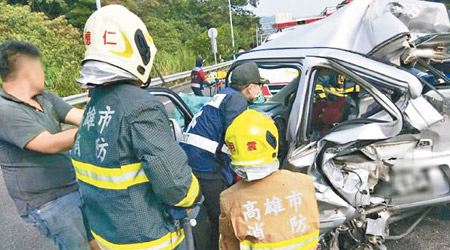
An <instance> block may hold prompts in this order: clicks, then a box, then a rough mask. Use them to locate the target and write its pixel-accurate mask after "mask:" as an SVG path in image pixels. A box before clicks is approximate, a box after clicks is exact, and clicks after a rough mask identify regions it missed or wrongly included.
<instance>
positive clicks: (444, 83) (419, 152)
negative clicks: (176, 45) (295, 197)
mask: <svg viewBox="0 0 450 250" xmlns="http://www.w3.org/2000/svg"><path fill="white" fill-rule="evenodd" d="M449 29H450V22H449V17H448V12H447V10H446V8H445V6H444V5H443V4H439V3H431V2H424V1H408V0H397V1H392V0H391V1H389V0H384V1H383V0H374V1H372V0H358V1H353V2H352V3H351V4H349V5H348V6H346V7H344V8H342V9H340V10H339V11H337V12H336V13H334V14H333V15H331V16H330V17H328V18H326V19H324V20H322V21H318V22H316V23H313V24H309V25H304V26H299V27H297V28H295V30H293V31H291V32H289V33H288V34H286V35H284V36H282V37H280V38H278V39H275V40H273V41H270V42H268V43H266V44H263V45H262V46H260V47H258V48H256V49H254V50H252V51H250V52H248V53H246V54H244V55H242V56H240V57H239V58H238V60H237V61H236V62H235V63H234V64H233V66H232V67H231V69H230V72H229V75H230V74H232V73H233V68H234V67H236V66H237V65H239V64H241V63H243V62H247V61H254V62H256V63H257V64H258V66H259V68H260V69H261V71H264V72H265V73H264V74H267V75H271V74H270V72H271V71H273V72H280V69H282V70H283V69H288V70H289V72H290V75H291V78H289V82H288V83H286V84H285V86H284V87H283V88H282V89H281V90H279V92H277V93H276V94H275V95H274V96H273V97H272V98H271V99H270V100H267V101H266V102H265V103H262V104H255V105H254V106H253V108H254V109H257V110H259V111H261V112H264V113H266V114H268V115H270V116H271V117H272V118H273V119H274V121H275V123H276V125H277V127H278V129H279V131H280V137H282V138H284V139H283V140H282V141H280V151H281V152H280V157H281V158H282V159H281V160H283V162H284V167H285V168H287V169H290V170H292V171H298V172H303V173H307V174H309V175H311V176H312V177H313V178H314V179H315V187H316V192H317V193H316V195H317V199H318V201H319V208H320V215H321V224H320V226H321V247H322V248H323V249H384V246H383V242H384V241H385V240H386V239H398V238H400V237H402V236H403V235H400V236H394V235H390V234H389V224H390V223H392V222H394V221H397V220H400V219H402V218H405V217H408V216H410V215H412V214H415V213H419V212H423V211H427V209H428V208H429V207H431V206H434V205H436V204H443V203H449V202H450V168H449V166H450V132H449V129H450V120H449V118H448V111H449V109H450V108H449V104H448V99H449V97H450V79H449V73H450V72H449V70H450V69H449V68H450V64H449V63H448V62H449V61H450V33H449ZM293 71H295V72H296V73H294V74H292V72H293ZM275 75H276V74H273V76H275ZM284 77H286V76H284ZM282 81H283V82H286V79H283V80H282ZM411 229H412V228H411ZM408 231H410V230H408Z"/></svg>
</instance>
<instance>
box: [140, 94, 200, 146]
mask: <svg viewBox="0 0 450 250" xmlns="http://www.w3.org/2000/svg"><path fill="white" fill-rule="evenodd" d="M146 90H148V92H149V93H150V94H152V95H154V96H155V97H156V98H158V99H159V100H160V101H161V103H162V104H163V105H164V107H165V109H166V111H167V115H168V116H169V120H170V127H171V128H172V132H173V135H174V138H175V140H176V141H177V142H181V141H182V140H183V130H184V128H186V127H187V126H188V125H189V123H190V122H191V120H192V117H193V115H192V111H191V110H190V109H189V107H188V106H187V105H186V103H185V102H184V101H183V100H182V99H181V98H180V97H179V96H178V94H177V93H175V92H174V91H172V90H170V89H167V88H159V87H149V88H147V89H146Z"/></svg>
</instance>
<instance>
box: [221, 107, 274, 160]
mask: <svg viewBox="0 0 450 250" xmlns="http://www.w3.org/2000/svg"><path fill="white" fill-rule="evenodd" d="M225 142H226V144H227V146H228V149H229V151H230V154H231V160H232V162H231V165H233V166H234V167H242V168H244V167H256V166H262V165H266V164H269V163H273V162H275V161H277V154H278V130H277V127H276V126H275V124H274V123H273V121H272V120H271V119H270V118H268V117H267V116H265V115H263V114H261V113H259V112H257V111H255V110H250V109H249V110H246V111H244V112H243V113H242V114H240V115H239V116H238V117H236V119H234V121H233V122H232V123H231V125H230V126H229V127H228V129H227V132H226V134H225Z"/></svg>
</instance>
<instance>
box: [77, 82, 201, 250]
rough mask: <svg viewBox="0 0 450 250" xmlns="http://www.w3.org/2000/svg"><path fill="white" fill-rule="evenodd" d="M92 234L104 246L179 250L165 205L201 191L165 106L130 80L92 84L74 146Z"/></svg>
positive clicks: (187, 200)
mask: <svg viewBox="0 0 450 250" xmlns="http://www.w3.org/2000/svg"><path fill="white" fill-rule="evenodd" d="M71 154H72V162H73V165H74V167H75V170H76V176H77V179H78V181H79V186H80V192H81V195H82V198H83V200H84V202H85V204H86V211H87V216H88V219H89V224H90V226H91V230H92V233H93V235H94V237H95V239H96V240H97V242H98V243H99V244H100V246H101V247H102V248H103V249H184V248H185V243H184V238H185V236H184V232H183V230H182V229H177V228H176V227H175V226H174V224H173V223H172V221H171V220H170V219H169V218H168V216H167V212H166V211H167V208H168V207H170V206H175V207H191V206H192V205H193V204H194V202H195V201H196V199H197V198H198V196H199V184H198V180H197V179H196V178H195V177H194V176H193V175H192V173H191V168H190V167H189V166H188V164H187V157H186V154H185V153H184V151H183V150H182V149H181V148H180V147H179V146H178V144H177V142H176V141H175V140H174V138H173V135H172V132H171V129H170V126H169V119H168V117H167V114H166V111H165V109H164V106H163V105H162V104H161V103H160V102H159V101H158V100H156V98H155V97H153V96H151V95H149V94H148V92H147V91H145V90H142V89H140V88H138V87H135V86H132V85H131V84H125V83H121V84H113V85H107V86H99V87H96V88H95V89H94V91H93V93H92V100H91V102H90V103H88V105H87V107H86V111H85V113H84V117H83V122H82V125H81V126H80V128H79V132H78V134H77V136H76V141H75V144H74V146H73V149H72V152H71Z"/></svg>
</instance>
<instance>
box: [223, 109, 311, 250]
mask: <svg viewBox="0 0 450 250" xmlns="http://www.w3.org/2000/svg"><path fill="white" fill-rule="evenodd" d="M225 141H226V144H227V145H228V148H229V150H230V153H231V159H232V162H231V165H232V168H233V170H234V171H235V172H236V173H237V174H238V175H239V176H240V177H242V179H243V180H241V181H239V182H238V183H236V184H235V185H233V186H232V187H230V188H229V189H227V190H225V191H224V192H222V194H221V195H220V207H221V214H220V233H221V235H222V239H221V246H222V250H230V249H280V250H281V249H316V247H317V244H318V237H319V221H320V220H319V211H318V206H317V201H316V198H315V190H314V185H313V180H312V178H311V177H309V176H307V175H304V174H300V173H294V172H290V171H287V170H278V168H279V162H278V160H277V152H278V131H277V128H276V126H275V124H274V123H273V121H271V119H270V118H268V117H266V116H264V115H263V114H261V113H258V112H257V111H254V110H247V111H245V112H243V113H242V114H241V115H239V116H238V117H237V118H236V119H235V120H234V121H233V123H232V124H231V125H230V127H229V128H228V130H227V132H226V135H225Z"/></svg>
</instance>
